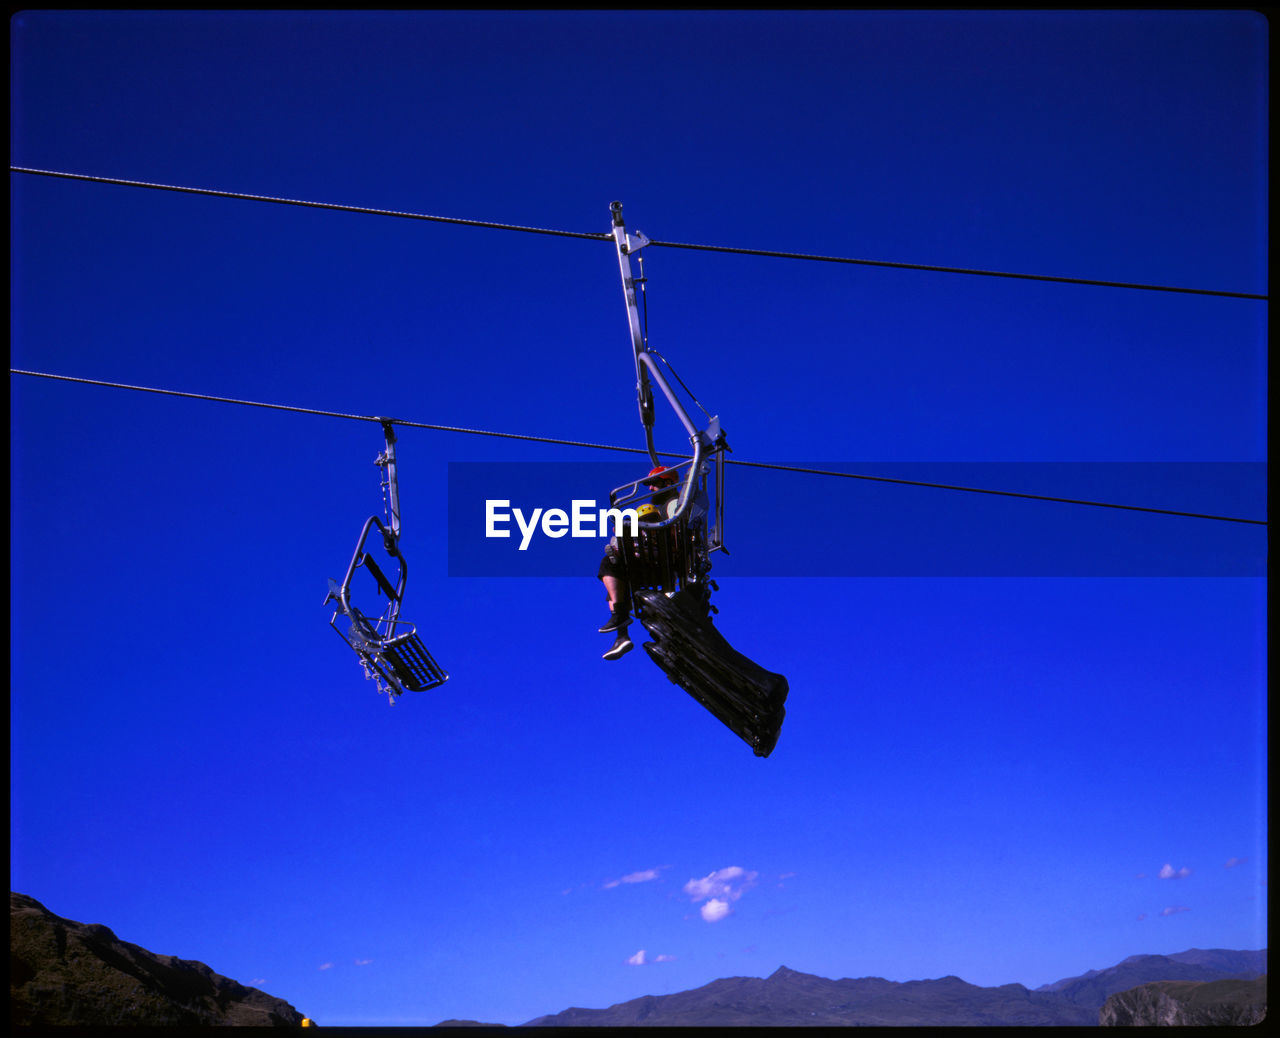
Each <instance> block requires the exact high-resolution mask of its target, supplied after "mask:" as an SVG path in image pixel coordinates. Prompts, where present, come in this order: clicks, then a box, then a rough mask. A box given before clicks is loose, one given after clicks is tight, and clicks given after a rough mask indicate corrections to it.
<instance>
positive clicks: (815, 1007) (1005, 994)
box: [450, 948, 1267, 1027]
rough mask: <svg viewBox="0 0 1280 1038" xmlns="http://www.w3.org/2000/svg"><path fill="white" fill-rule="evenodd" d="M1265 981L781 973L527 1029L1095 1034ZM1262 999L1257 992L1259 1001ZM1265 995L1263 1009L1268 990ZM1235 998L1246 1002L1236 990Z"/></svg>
mask: <svg viewBox="0 0 1280 1038" xmlns="http://www.w3.org/2000/svg"><path fill="white" fill-rule="evenodd" d="M1266 972H1267V953H1266V951H1265V950H1263V951H1226V950H1221V949H1212V950H1208V951H1206V950H1202V949H1198V948H1193V949H1191V950H1190V951H1185V952H1181V953H1179V954H1177V955H1134V956H1131V957H1130V958H1128V959H1125V960H1124V961H1123V962H1121V963H1118V964H1117V965H1115V966H1112V967H1110V968H1108V969H1104V970H1090V971H1089V972H1088V973H1085V974H1083V975H1082V976H1079V977H1068V978H1067V979H1065V980H1060V981H1057V982H1056V983H1053V984H1046V985H1044V986H1042V987H1039V988H1036V989H1035V990H1034V991H1032V990H1028V989H1027V988H1025V987H1023V986H1022V985H1021V984H1003V985H1001V986H1000V987H994V988H984V987H977V986H976V985H973V984H968V983H966V982H965V981H963V980H961V979H960V978H959V977H943V978H942V979H940V980H911V981H905V982H896V981H891V980H883V979H881V978H879V977H864V978H861V979H858V980H850V979H845V980H827V979H826V978H824V977H815V976H812V975H811V974H808V973H798V972H796V971H795V970H791V969H787V968H786V967H785V966H783V967H781V968H779V969H778V970H777V971H775V972H774V973H773V974H771V975H770V976H768V977H766V978H764V979H760V978H756V977H730V978H727V979H724V980H715V981H712V982H711V983H710V984H706V985H704V986H703V987H700V988H695V989H694V990H692V991H682V992H679V993H677V994H673V995H646V996H644V997H642V998H636V999H632V1000H631V1001H629V1002H621V1003H619V1004H618V1005H614V1006H610V1007H609V1008H608V1009H578V1008H573V1009H566V1010H565V1011H564V1012H561V1013H556V1014H554V1015H551V1016H541V1017H538V1018H537V1019H536V1020H530V1021H529V1022H528V1023H527V1024H524V1025H523V1026H525V1027H628V1026H631V1027H634V1026H642V1027H675V1026H686V1027H703V1026H722V1027H726V1026H727V1027H732V1026H756V1027H803V1026H825V1027H875V1026H881V1027H920V1026H939V1027H944V1026H983V1025H986V1026H997V1027H998V1026H1005V1027H1008V1026H1042V1027H1043V1026H1048V1027H1055V1026H1056V1027H1062V1026H1077V1027H1079V1026H1086V1027H1087V1026H1096V1025H1097V1024H1098V1022H1099V1011H1100V1010H1101V1009H1102V1007H1103V1005H1104V1004H1105V1003H1106V1002H1107V999H1108V998H1109V997H1110V996H1111V995H1114V994H1117V993H1118V992H1127V991H1129V990H1130V989H1131V988H1136V987H1140V986H1142V985H1146V984H1150V983H1152V982H1154V981H1201V982H1205V981H1225V980H1231V981H1249V980H1253V979H1254V978H1257V977H1260V976H1261V977H1265V974H1266ZM1224 990H1225V989H1224ZM1257 990H1258V988H1257V986H1255V987H1254V988H1251V989H1250V991H1251V992H1252V995H1251V997H1253V998H1254V999H1255V1001H1256V998H1257V994H1256V992H1257ZM1262 990H1263V995H1262V998H1263V1002H1264V1004H1265V983H1264V984H1263V987H1262ZM1210 993H1211V992H1210ZM1152 997H1155V996H1154V995H1153V996H1152ZM1231 997H1233V998H1238V997H1239V996H1238V994H1236V993H1235V989H1232V994H1231ZM458 1022H459V1021H450V1023H458Z"/></svg>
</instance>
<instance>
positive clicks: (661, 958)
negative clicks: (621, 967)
mask: <svg viewBox="0 0 1280 1038" xmlns="http://www.w3.org/2000/svg"><path fill="white" fill-rule="evenodd" d="M675 959H676V957H675V956H674V955H655V956H654V957H653V958H652V959H651V958H649V953H648V952H646V951H645V950H644V949H643V948H641V949H640V950H639V951H638V952H636V953H635V954H634V955H633V956H631V958H629V959H628V960H627V965H628V966H648V965H649V964H650V963H654V962H675Z"/></svg>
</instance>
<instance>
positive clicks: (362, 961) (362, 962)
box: [356, 959, 373, 966]
mask: <svg viewBox="0 0 1280 1038" xmlns="http://www.w3.org/2000/svg"><path fill="white" fill-rule="evenodd" d="M371 962H373V960H372V959H356V965H357V966H368V965H369V963H371Z"/></svg>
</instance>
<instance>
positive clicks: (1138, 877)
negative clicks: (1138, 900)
mask: <svg viewBox="0 0 1280 1038" xmlns="http://www.w3.org/2000/svg"><path fill="white" fill-rule="evenodd" d="M1133 878H1134V879H1146V878H1147V874H1146V873H1145V872H1139V873H1138V874H1137V875H1136V876H1134V877H1133Z"/></svg>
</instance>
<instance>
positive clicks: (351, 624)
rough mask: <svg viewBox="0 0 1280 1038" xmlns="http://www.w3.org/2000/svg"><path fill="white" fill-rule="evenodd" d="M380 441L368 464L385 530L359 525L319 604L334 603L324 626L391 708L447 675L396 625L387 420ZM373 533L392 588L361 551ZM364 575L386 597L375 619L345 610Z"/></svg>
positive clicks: (395, 515) (399, 591)
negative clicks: (342, 621) (385, 509)
mask: <svg viewBox="0 0 1280 1038" xmlns="http://www.w3.org/2000/svg"><path fill="white" fill-rule="evenodd" d="M379 421H381V422H382V431H383V433H384V435H385V437H386V450H385V451H384V452H383V453H382V454H379V455H378V457H377V460H376V461H375V462H374V463H375V464H376V465H377V466H378V467H379V468H381V469H382V470H383V479H382V489H383V492H384V503H385V504H388V505H389V511H390V516H389V519H390V524H391V525H390V527H388V526H387V525H386V524H384V523H383V522H382V520H381V519H379V518H378V517H377V516H376V515H372V516H370V517H369V518H368V519H367V520H365V524H364V528H363V529H362V530H361V531H360V539H359V540H358V541H357V542H356V550H355V553H354V554H353V555H352V556H351V564H350V565H349V566H347V573H346V576H344V577H343V578H342V583H341V584H339V583H338V582H337V581H336V580H333V579H332V578H330V580H329V594H328V595H327V596H326V597H325V600H324V604H325V605H328V603H329V602H330V601H332V602H334V603H335V606H336V608H335V609H334V612H333V616H332V617H331V618H330V619H329V625H330V626H331V627H332V628H333V629H334V630H335V631H337V632H338V635H339V637H341V638H342V640H343V641H345V642H346V643H347V644H348V645H349V646H350V647H351V648H352V649H354V650H355V653H356V655H357V656H359V657H360V662H361V664H362V665H363V666H364V676H365V677H366V678H368V679H371V680H372V681H373V682H374V683H375V685H376V686H377V688H378V691H379V692H386V693H387V694H388V700H389V701H390V702H391V703H393V704H394V703H395V701H396V696H399V695H402V694H403V693H405V692H425V691H427V690H428V689H432V688H438V687H439V686H440V685H443V684H444V683H445V682H446V681H448V680H449V675H448V674H447V673H445V671H444V670H443V669H441V667H440V665H439V664H438V663H436V661H435V659H434V658H433V657H432V655H431V653H429V652H428V651H427V647H426V646H425V645H423V643H422V639H421V638H419V637H418V634H417V628H415V627H414V626H413V624H411V623H409V622H408V621H406V620H401V619H400V605H401V603H402V602H403V600H404V587H405V581H406V580H407V579H408V575H409V570H408V565H407V564H406V562H405V558H404V555H403V554H401V551H400V491H399V486H398V485H397V482H396V448H395V444H396V435H395V432H394V430H393V429H392V422H391V421H390V420H389V419H385V418H383V419H379ZM375 527H377V529H378V532H379V533H380V534H381V535H382V546H383V548H384V549H385V550H386V553H387V556H388V557H389V558H390V559H392V560H393V561H394V562H395V564H396V569H397V571H398V573H397V577H396V580H395V582H394V583H392V581H391V579H390V578H388V576H387V574H386V572H385V571H384V570H383V568H382V566H380V565H378V563H377V562H375V561H374V559H373V558H372V557H371V556H370V555H369V553H368V552H366V551H365V542H366V541H367V540H368V537H369V534H370V533H371V532H372V531H373V529H374V528H375ZM360 569H363V570H366V571H367V572H368V573H369V574H370V576H372V577H373V580H374V584H375V586H376V589H377V591H379V592H381V593H382V594H384V595H386V596H387V606H386V608H385V609H384V610H383V611H382V615H381V616H380V617H378V619H376V620H375V619H373V618H372V617H370V616H368V615H366V614H365V613H363V612H361V611H360V610H359V609H358V608H356V606H354V605H352V604H351V582H352V580H353V579H354V577H355V575H356V571H357V570H360ZM339 616H342V617H345V618H346V621H347V623H346V630H345V631H344V630H343V628H342V627H340V626H339V625H338V617H339Z"/></svg>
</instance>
